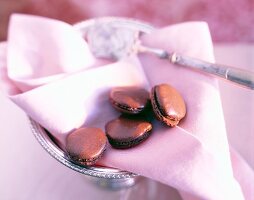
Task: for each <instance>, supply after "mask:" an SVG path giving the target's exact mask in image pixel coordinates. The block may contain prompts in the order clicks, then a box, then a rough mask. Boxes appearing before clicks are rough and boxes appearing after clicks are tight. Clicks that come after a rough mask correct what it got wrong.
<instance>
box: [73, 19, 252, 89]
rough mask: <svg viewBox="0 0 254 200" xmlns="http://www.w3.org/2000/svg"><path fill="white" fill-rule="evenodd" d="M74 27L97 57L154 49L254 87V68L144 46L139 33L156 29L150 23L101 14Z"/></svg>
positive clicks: (188, 65) (171, 58) (185, 64)
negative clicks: (213, 61) (249, 68)
mask: <svg viewBox="0 0 254 200" xmlns="http://www.w3.org/2000/svg"><path fill="white" fill-rule="evenodd" d="M75 27H76V28H78V29H79V30H81V31H82V32H83V35H84V36H85V37H86V39H87V41H88V44H89V47H90V49H91V51H92V52H93V54H94V55H95V56H96V57H102V58H110V59H117V60H118V59H121V58H122V57H124V56H126V55H129V54H132V53H152V54H154V55H156V56H158V57H159V58H161V59H166V60H168V61H170V62H171V63H173V64H176V65H180V66H183V67H186V68H191V69H195V70H200V71H202V72H206V73H209V74H212V75H215V76H217V77H220V78H222V79H224V80H228V81H230V82H232V83H235V84H237V85H239V86H242V87H245V88H248V89H252V90H253V89H254V72H251V71H246V70H241V69H238V68H234V67H229V66H225V65H220V64H217V63H210V62H206V61H203V60H200V59H196V58H191V57H188V56H185V55H181V54H179V53H176V52H167V51H165V50H163V49H156V48H151V47H146V46H143V45H142V44H141V42H140V40H139V34H142V33H150V32H151V31H152V30H154V29H155V28H154V27H152V26H150V25H149V24H146V23H143V22H140V21H135V20H130V19H125V18H111V17H109V18H108V17H102V18H97V19H92V20H88V21H85V22H81V23H78V24H76V25H75Z"/></svg>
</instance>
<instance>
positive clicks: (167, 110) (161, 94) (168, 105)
mask: <svg viewBox="0 0 254 200" xmlns="http://www.w3.org/2000/svg"><path fill="white" fill-rule="evenodd" d="M154 92H155V97H156V100H157V103H158V107H159V109H160V111H161V112H162V114H163V115H165V116H168V117H170V118H172V119H182V118H183V117H184V116H185V114H186V106H185V102H184V100H183V98H182V96H181V95H180V94H179V92H178V91H177V90H176V89H175V88H173V87H171V86H170V85H168V84H161V85H157V86H155V90H154Z"/></svg>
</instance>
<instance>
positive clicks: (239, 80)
mask: <svg viewBox="0 0 254 200" xmlns="http://www.w3.org/2000/svg"><path fill="white" fill-rule="evenodd" d="M169 59H170V61H171V62H172V63H173V64H177V65H181V66H184V67H188V68H192V69H197V70H201V71H204V72H207V73H209V74H213V75H215V76H219V77H221V78H223V79H226V80H228V81H231V82H234V83H236V84H238V85H240V86H243V87H245V88H248V89H252V90H253V89H254V73H253V72H251V71H247V70H241V69H237V68H234V67H229V66H225V65H220V64H215V63H209V62H206V61H202V60H199V59H195V58H191V57H188V56H184V55H180V54H177V53H173V54H171V56H169Z"/></svg>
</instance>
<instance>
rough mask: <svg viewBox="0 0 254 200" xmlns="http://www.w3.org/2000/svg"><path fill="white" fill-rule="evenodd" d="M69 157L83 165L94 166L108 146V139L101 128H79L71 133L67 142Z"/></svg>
mask: <svg viewBox="0 0 254 200" xmlns="http://www.w3.org/2000/svg"><path fill="white" fill-rule="evenodd" d="M66 143H67V144H66V151H67V153H68V154H69V157H70V158H71V159H72V160H73V161H74V162H76V163H79V164H82V165H87V166H88V165H94V164H95V163H96V162H97V161H98V160H99V158H100V157H101V156H102V154H103V152H104V151H105V149H106V146H107V137H106V135H105V133H104V132H103V131H102V130H101V129H99V128H93V127H86V128H79V129H77V130H75V131H73V132H72V133H70V134H69V135H68V137H67V140H66Z"/></svg>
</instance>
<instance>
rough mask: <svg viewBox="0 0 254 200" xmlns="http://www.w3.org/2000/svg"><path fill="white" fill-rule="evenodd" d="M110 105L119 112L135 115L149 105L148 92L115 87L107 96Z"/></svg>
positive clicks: (132, 88)
mask: <svg viewBox="0 0 254 200" xmlns="http://www.w3.org/2000/svg"><path fill="white" fill-rule="evenodd" d="M109 99H110V102H111V103H112V105H113V106H114V107H115V108H116V109H118V110H119V111H121V112H124V113H128V114H136V113H139V112H141V111H143V110H144V109H145V107H146V106H147V105H148V104H149V92H148V91H147V90H145V89H143V88H139V87H134V86H132V87H116V88H113V89H112V90H111V92H110V96H109Z"/></svg>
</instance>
